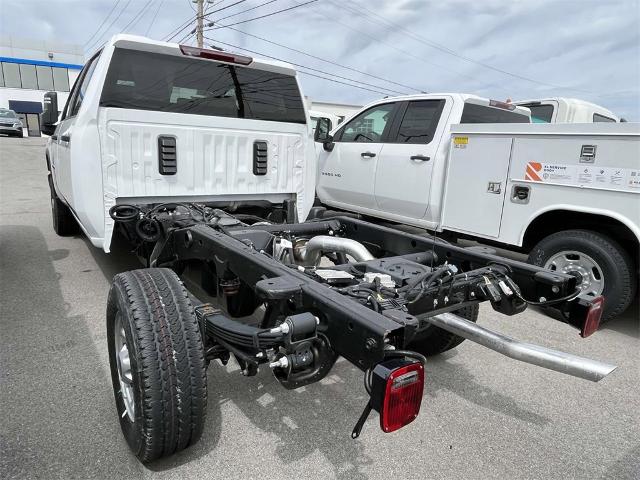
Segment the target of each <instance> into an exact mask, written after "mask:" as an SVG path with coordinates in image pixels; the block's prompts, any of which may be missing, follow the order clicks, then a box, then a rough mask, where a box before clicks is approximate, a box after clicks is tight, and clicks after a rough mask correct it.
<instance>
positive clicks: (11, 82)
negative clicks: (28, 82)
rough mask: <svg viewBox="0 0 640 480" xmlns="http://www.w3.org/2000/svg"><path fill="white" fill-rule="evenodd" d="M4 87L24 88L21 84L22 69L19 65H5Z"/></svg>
mask: <svg viewBox="0 0 640 480" xmlns="http://www.w3.org/2000/svg"><path fill="white" fill-rule="evenodd" d="M2 71H3V73H4V86H5V87H10V88H22V84H21V83H20V67H19V66H18V64H17V63H6V62H5V63H3V64H2Z"/></svg>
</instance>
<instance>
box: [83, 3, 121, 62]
mask: <svg viewBox="0 0 640 480" xmlns="http://www.w3.org/2000/svg"><path fill="white" fill-rule="evenodd" d="M130 3H131V0H127V3H126V4H125V6H124V7H122V8H121V9H120V13H118V15H117V16H116V17H115V18H114V19H113V20H112V22H111V23H110V24H109V26H108V27H107V29H106V30H105V31H104V32H103V33H102V35H100V36H99V37H98V38H97V39H96V40H95V41H94V42H93V43H92V44H91V46H89V47H87V50H91V49H92V48H93V47H95V46H96V45H99V43H100V40H102V38H104V35H105V34H106V33H107V32H108V31H109V30H111V27H113V25H114V23H116V22H117V21H118V20H119V19H120V17H121V16H122V14H123V13H124V12H125V10H126V9H127V8H128V7H129V4H130Z"/></svg>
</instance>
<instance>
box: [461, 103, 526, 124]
mask: <svg viewBox="0 0 640 480" xmlns="http://www.w3.org/2000/svg"><path fill="white" fill-rule="evenodd" d="M460 123H530V122H529V117H528V116H527V115H523V114H522V113H520V112H516V111H512V110H504V109H502V108H495V107H489V106H484V105H477V104H475V103H465V104H464V109H463V110H462V118H461V119H460Z"/></svg>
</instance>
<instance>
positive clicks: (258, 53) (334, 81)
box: [204, 36, 400, 95]
mask: <svg viewBox="0 0 640 480" xmlns="http://www.w3.org/2000/svg"><path fill="white" fill-rule="evenodd" d="M204 38H206V39H207V40H210V41H212V42H216V43H221V44H222V45H226V46H228V47H231V48H235V49H238V50H242V51H245V52H249V53H253V54H256V55H260V56H261V57H266V58H271V59H272V60H278V61H280V62H286V63H290V64H291V65H295V66H297V67H299V68H304V69H308V70H313V71H316V72H321V73H323V74H324V75H331V76H334V77H337V78H342V79H346V80H348V81H350V82H356V83H360V84H362V85H371V84H367V83H364V82H361V81H359V80H353V79H350V78H347V77H341V76H339V75H335V74H333V73H329V72H324V71H322V70H318V69H316V68H311V67H305V66H303V65H300V64H296V63H293V62H290V61H288V60H283V59H281V58H278V57H274V56H272V55H267V54H266V53H262V52H258V51H255V50H250V49H248V48H244V47H239V46H237V45H232V44H230V43H227V42H223V41H221V40H216V39H214V38H210V37H207V36H205V37H204ZM297 71H298V72H299V73H302V74H304V75H309V76H312V77H317V78H321V79H323V80H327V81H329V82H333V83H339V84H342V85H347V86H349V87H354V88H359V89H361V90H367V91H369V92H374V93H379V94H380V95H388V92H384V91H380V90H374V89H372V88H367V87H362V86H360V85H354V84H353V83H347V82H341V81H340V80H335V79H334V78H330V77H325V76H322V75H318V74H317V73H310V72H305V71H302V70H297ZM374 87H377V86H376V85H374ZM377 88H384V87H377ZM389 91H391V92H393V90H389ZM395 93H400V92H395Z"/></svg>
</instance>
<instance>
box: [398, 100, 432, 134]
mask: <svg viewBox="0 0 640 480" xmlns="http://www.w3.org/2000/svg"><path fill="white" fill-rule="evenodd" d="M443 106H444V100H424V101H419V102H409V106H408V107H407V110H406V112H405V114H404V117H403V118H402V122H401V123H400V128H399V130H398V135H397V138H396V142H398V143H429V142H430V141H431V140H432V139H433V134H434V133H435V131H436V127H437V126H438V120H440V112H441V111H442V107H443Z"/></svg>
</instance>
